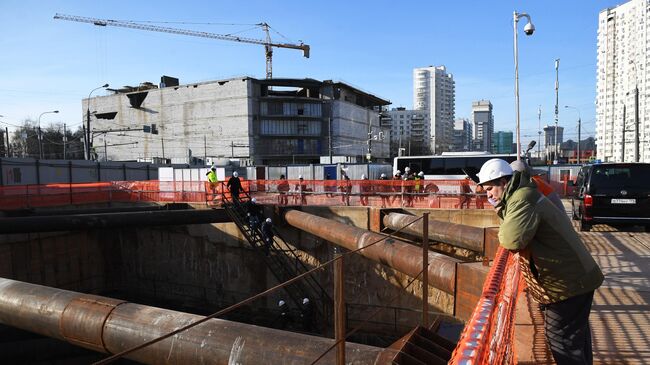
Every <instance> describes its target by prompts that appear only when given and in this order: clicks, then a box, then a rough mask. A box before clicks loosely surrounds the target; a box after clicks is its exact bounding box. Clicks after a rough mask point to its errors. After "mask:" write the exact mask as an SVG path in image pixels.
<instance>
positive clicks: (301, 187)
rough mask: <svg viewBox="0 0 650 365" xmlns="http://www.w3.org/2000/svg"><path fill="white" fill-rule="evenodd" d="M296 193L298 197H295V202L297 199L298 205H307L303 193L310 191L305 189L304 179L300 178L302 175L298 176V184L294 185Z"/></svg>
mask: <svg viewBox="0 0 650 365" xmlns="http://www.w3.org/2000/svg"><path fill="white" fill-rule="evenodd" d="M295 190H296V192H297V193H298V196H296V202H297V201H298V199H300V204H301V205H306V204H307V196H306V195H305V193H306V192H307V191H311V189H309V188H308V187H307V184H306V183H305V179H304V178H303V177H302V175H298V183H297V184H296V189H295Z"/></svg>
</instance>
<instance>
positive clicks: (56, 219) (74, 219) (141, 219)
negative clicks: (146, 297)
mask: <svg viewBox="0 0 650 365" xmlns="http://www.w3.org/2000/svg"><path fill="white" fill-rule="evenodd" d="M230 221H231V219H230V217H228V214H226V212H225V211H224V210H223V209H186V210H163V211H146V212H126V213H124V212H122V213H101V214H71V215H59V216H44V217H14V218H0V233H28V232H30V233H31V232H55V231H80V230H87V229H100V228H111V227H127V226H163V225H164V226H166V225H178V224H204V223H224V222H230Z"/></svg>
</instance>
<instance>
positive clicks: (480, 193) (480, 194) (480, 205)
mask: <svg viewBox="0 0 650 365" xmlns="http://www.w3.org/2000/svg"><path fill="white" fill-rule="evenodd" d="M474 194H475V195H476V209H484V208H485V204H484V202H483V199H485V189H484V188H483V186H482V185H476V188H474Z"/></svg>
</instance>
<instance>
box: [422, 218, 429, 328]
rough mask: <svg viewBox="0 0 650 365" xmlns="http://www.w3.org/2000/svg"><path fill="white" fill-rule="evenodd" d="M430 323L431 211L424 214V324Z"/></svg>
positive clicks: (425, 325) (424, 325)
mask: <svg viewBox="0 0 650 365" xmlns="http://www.w3.org/2000/svg"><path fill="white" fill-rule="evenodd" d="M428 325H429V213H424V214H423V215H422V326H423V327H425V328H426V327H427V326H428Z"/></svg>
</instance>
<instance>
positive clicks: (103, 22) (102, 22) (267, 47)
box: [54, 13, 309, 79]
mask: <svg viewBox="0 0 650 365" xmlns="http://www.w3.org/2000/svg"><path fill="white" fill-rule="evenodd" d="M54 19H60V20H69V21H73V22H80V23H89V24H94V25H97V26H100V27H106V26H112V27H122V28H131V29H139V30H147V31H151V32H163V33H172V34H180V35H187V36H193V37H202V38H210V39H221V40H225V41H233V42H242V43H251V44H261V45H263V46H264V54H265V57H266V78H267V79H270V78H272V75H273V47H276V48H290V49H300V50H302V55H303V56H304V57H305V58H309V45H307V44H304V43H302V42H300V44H291V43H275V42H273V41H271V35H270V34H269V28H270V27H269V25H268V24H267V23H259V24H256V25H257V26H259V27H261V28H262V30H263V31H264V33H266V39H255V38H247V37H238V36H234V35H229V34H215V33H209V32H199V31H194V30H187V29H178V28H170V27H161V26H156V25H149V24H142V23H137V22H131V21H119V20H110V19H96V18H87V17H82V16H76V15H66V14H58V13H57V14H55V15H54Z"/></svg>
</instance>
